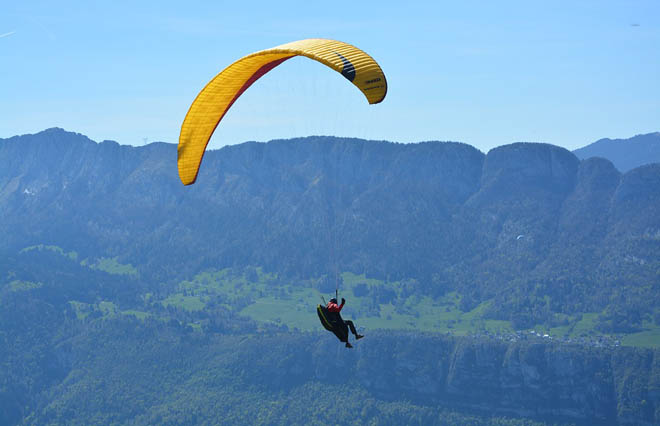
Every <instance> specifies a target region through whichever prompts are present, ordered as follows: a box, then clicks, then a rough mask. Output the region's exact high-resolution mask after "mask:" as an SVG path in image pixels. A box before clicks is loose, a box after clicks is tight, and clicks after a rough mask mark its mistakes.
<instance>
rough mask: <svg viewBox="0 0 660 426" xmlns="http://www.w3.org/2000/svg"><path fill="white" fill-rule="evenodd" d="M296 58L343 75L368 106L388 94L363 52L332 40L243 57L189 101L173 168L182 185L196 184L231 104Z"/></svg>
mask: <svg viewBox="0 0 660 426" xmlns="http://www.w3.org/2000/svg"><path fill="white" fill-rule="evenodd" d="M294 56H306V57H308V58H310V59H314V60H315V61H318V62H320V63H322V64H324V65H326V66H328V67H330V68H332V69H334V70H335V71H337V72H339V73H341V75H343V76H344V77H345V78H346V79H347V80H348V81H350V82H351V83H353V85H355V86H356V87H357V88H358V89H359V90H360V91H361V92H362V93H363V94H364V96H365V97H366V98H367V101H368V102H369V103H370V104H377V103H379V102H381V101H382V100H383V99H384V98H385V95H386V94H387V81H386V80H385V74H384V73H383V71H382V70H381V68H380V66H379V65H378V63H377V62H376V61H375V60H373V58H371V56H369V55H367V54H366V53H365V52H363V51H362V50H360V49H358V48H357V47H355V46H351V45H350V44H346V43H342V42H340V41H336V40H327V39H307V40H299V41H294V42H291V43H287V44H283V45H280V46H276V47H273V48H271V49H266V50H261V51H259V52H255V53H252V54H250V55H247V56H245V57H243V58H241V59H239V60H238V61H236V62H234V63H233V64H231V65H229V66H228V67H227V68H225V69H224V70H223V71H222V72H220V74H218V75H216V76H215V77H214V78H213V79H212V80H211V81H210V82H209V83H208V84H207V85H206V87H204V89H202V91H201V92H200V93H199V94H198V95H197V98H196V99H195V100H194V101H193V103H192V105H191V106H190V109H189V110H188V114H187V115H186V118H185V119H184V121H183V124H182V125H181V134H180V136H179V146H178V148H177V158H178V159H177V165H178V168H179V177H180V179H181V182H182V183H183V184H184V185H190V184H192V183H195V180H196V179H197V174H198V173H199V167H200V164H201V162H202V157H203V156H204V151H205V150H206V145H207V144H208V142H209V140H210V139H211V136H212V135H213V132H214V131H215V128H216V127H217V126H218V124H219V123H220V121H221V120H222V118H223V117H224V116H225V114H226V113H227V111H228V110H229V108H231V106H232V104H233V103H234V102H235V101H236V99H238V98H239V97H240V96H241V94H242V93H243V92H245V90H247V89H248V88H249V87H250V86H251V85H252V84H253V83H254V82H255V81H257V80H258V79H259V78H261V77H262V76H263V75H264V74H266V73H267V72H269V71H270V70H272V69H273V68H275V67H276V66H278V65H279V64H281V63H282V62H284V61H286V60H287V59H289V58H292V57H294Z"/></svg>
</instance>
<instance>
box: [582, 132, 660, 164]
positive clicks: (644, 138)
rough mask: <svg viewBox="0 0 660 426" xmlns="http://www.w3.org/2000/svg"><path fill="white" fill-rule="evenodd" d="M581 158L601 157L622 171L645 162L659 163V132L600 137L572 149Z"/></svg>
mask: <svg viewBox="0 0 660 426" xmlns="http://www.w3.org/2000/svg"><path fill="white" fill-rule="evenodd" d="M573 153H574V154H575V155H577V157H578V158H580V159H581V160H584V159H587V158H590V157H602V158H607V159H608V160H610V161H611V162H612V163H613V164H614V166H615V167H616V168H617V169H619V170H621V171H622V172H627V171H629V170H632V169H634V168H635V167H639V166H642V165H645V164H651V163H660V132H655V133H648V134H645V135H636V136H633V137H632V138H628V139H600V140H598V141H596V142H594V143H592V144H589V145H587V146H585V147H582V148H580V149H576V150H575V151H573Z"/></svg>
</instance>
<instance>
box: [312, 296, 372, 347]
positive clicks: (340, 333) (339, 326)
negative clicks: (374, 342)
mask: <svg viewBox="0 0 660 426" xmlns="http://www.w3.org/2000/svg"><path fill="white" fill-rule="evenodd" d="M344 303H346V300H345V299H344V298H342V299H341V305H337V299H335V298H334V297H333V298H332V299H330V301H329V302H328V304H327V305H326V306H323V305H318V306H317V307H316V313H317V314H318V316H319V320H320V321H321V324H322V325H323V327H324V328H325V329H326V330H328V331H331V332H332V333H334V335H335V336H337V338H338V339H339V341H340V342H343V343H345V344H346V347H347V348H352V347H353V345H351V343H350V342H349V341H348V329H349V328H350V329H351V333H353V335H354V336H355V340H360V339H361V338H363V337H364V336H363V335H361V334H358V332H357V330H356V329H355V324H353V321H351V320H344V319H343V318H342V317H341V314H340V312H341V309H342V308H343V307H344Z"/></svg>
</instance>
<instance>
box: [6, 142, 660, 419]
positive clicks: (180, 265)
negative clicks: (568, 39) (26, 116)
mask: <svg viewBox="0 0 660 426" xmlns="http://www.w3.org/2000/svg"><path fill="white" fill-rule="evenodd" d="M0 162H1V164H3V167H2V168H0V216H1V217H2V219H3V220H2V221H0V235H2V236H3V238H2V239H0V364H1V365H3V366H4V367H5V368H3V369H2V372H1V373H0V423H2V424H15V423H25V424H44V423H49V422H51V423H69V424H94V423H101V424H106V423H112V422H116V423H119V424H154V423H158V424H181V423H203V422H208V423H211V424H215V423H218V424H221V423H226V424H231V423H235V422H243V423H246V422H249V421H250V419H254V418H256V419H259V422H262V423H276V424H291V423H296V422H301V421H300V420H295V419H304V421H302V422H301V423H309V422H310V421H317V422H318V423H319V424H322V423H325V416H327V413H328V412H332V413H336V415H337V416H339V417H338V419H339V420H338V423H342V424H344V423H355V424H364V423H370V422H372V421H375V420H376V419H378V421H379V422H380V424H402V423H412V424H433V423H436V424H443V423H444V424H447V423H449V424H484V425H485V424H497V425H506V424H511V425H513V424H516V425H522V424H525V425H531V424H536V422H538V423H544V424H546V423H561V424H564V423H569V424H572V423H579V424H599V423H600V424H656V423H657V422H659V421H660V380H659V379H658V372H659V371H660V369H659V367H658V366H659V364H658V362H659V361H658V360H659V359H660V356H658V352H657V351H658V349H643V348H641V347H649V348H658V347H660V308H658V306H660V165H658V164H652V165H647V166H643V167H638V168H635V169H633V170H630V171H628V172H626V173H624V174H621V173H620V172H619V171H618V170H617V169H616V168H615V167H614V166H613V164H612V163H611V162H609V161H607V160H605V159H601V158H590V159H586V160H582V161H580V160H579V159H578V158H577V157H576V156H575V155H574V154H572V153H571V152H569V151H567V150H565V149H563V148H559V147H556V146H552V145H546V144H527V143H517V144H512V145H506V146H502V147H498V148H495V149H493V150H491V151H490V152H488V153H487V154H484V153H481V152H480V151H478V150H476V149H474V148H473V147H470V146H469V145H465V144H460V143H445V142H425V143H419V144H396V143H392V142H385V141H365V140H359V139H342V138H333V137H309V138H302V139H293V140H278V141H272V142H269V143H254V142H250V143H245V144H241V145H236V146H230V147H225V148H222V149H220V150H217V151H211V152H209V153H207V155H206V157H205V159H204V162H203V164H202V169H201V173H200V176H199V178H198V182H197V183H196V184H195V185H193V186H191V187H184V186H183V185H181V183H180V181H179V180H178V177H177V174H176V147H175V146H174V145H170V144H164V143H155V144H150V145H147V146H144V147H130V146H122V145H119V144H117V143H115V142H111V141H106V142H102V143H96V142H94V141H91V140H89V139H88V138H86V137H85V136H83V135H79V134H75V133H69V132H65V131H63V130H61V129H49V130H47V131H44V132H41V133H39V134H35V135H24V136H17V137H14V138H10V139H4V140H0ZM336 286H338V287H339V291H340V296H344V297H346V298H347V300H348V303H347V306H346V310H345V311H344V313H345V316H346V317H347V318H348V317H350V318H353V319H354V320H355V321H356V323H357V324H358V326H359V327H361V330H365V333H366V334H367V337H366V338H365V339H364V340H361V341H360V342H357V344H356V348H355V349H354V350H353V351H352V352H351V351H348V350H347V349H345V348H343V346H340V345H339V343H338V342H337V341H336V339H335V338H334V337H333V336H332V335H330V334H329V333H326V332H325V331H323V330H322V329H321V327H320V325H319V324H318V319H317V318H316V314H315V307H316V304H317V303H319V301H320V297H319V296H323V295H324V296H325V297H328V295H329V294H334V291H335V287H336ZM394 330H396V331H394ZM631 346H632V347H631Z"/></svg>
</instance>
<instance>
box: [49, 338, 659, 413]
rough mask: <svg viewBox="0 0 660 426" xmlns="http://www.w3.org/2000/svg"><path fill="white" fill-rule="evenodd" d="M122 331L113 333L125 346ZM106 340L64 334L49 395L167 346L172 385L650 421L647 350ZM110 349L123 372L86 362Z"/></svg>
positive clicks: (421, 342)
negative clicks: (57, 378)
mask: <svg viewBox="0 0 660 426" xmlns="http://www.w3.org/2000/svg"><path fill="white" fill-rule="evenodd" d="M132 334H133V333H131V332H126V333H122V336H121V337H122V339H129V341H130V339H132V338H134V337H132ZM153 338H154V339H155V338H156V336H153ZM113 339H114V338H113V337H109V338H107V337H106V338H104V339H100V340H99V341H103V342H110V343H105V344H103V345H102V347H101V348H100V349H99V348H97V347H93V348H92V347H88V348H83V347H79V346H76V343H75V341H74V342H73V344H74V345H73V347H69V348H68V349H66V350H67V351H68V352H67V355H66V357H67V358H69V359H70V360H71V362H72V365H71V367H72V370H71V371H72V372H75V371H78V372H82V371H84V372H86V374H85V375H82V374H69V376H68V378H67V379H66V380H63V381H62V383H61V384H59V385H58V386H57V389H56V392H52V394H54V395H60V396H59V398H60V399H61V400H62V401H76V400H77V399H78V397H77V395H76V392H81V390H83V389H85V390H86V391H89V387H88V386H82V385H81V384H79V383H78V382H82V383H83V384H86V383H90V384H92V385H91V386H92V389H91V391H92V392H94V391H95V389H94V387H98V391H99V392H100V393H101V394H102V393H103V389H102V386H103V383H104V382H109V383H121V382H122V378H121V377H122V376H121V375H122V374H128V375H131V376H133V375H135V377H141V376H147V377H148V376H149V375H155V376H158V375H160V374H163V370H164V369H165V368H166V367H164V366H162V365H160V363H161V362H163V361H160V360H161V359H162V360H169V359H171V356H170V355H167V354H171V353H176V354H179V355H178V357H180V358H181V359H184V360H188V359H194V360H196V361H195V362H193V363H191V365H187V366H186V368H185V369H183V370H182V371H180V376H179V380H180V382H179V383H177V385H176V386H177V388H180V389H188V387H189V386H192V387H193V388H194V387H195V386H199V383H200V382H199V377H200V376H198V375H199V374H202V375H201V377H204V374H205V373H204V372H208V371H225V370H226V371H231V372H232V374H231V375H230V376H229V377H228V376H223V375H218V376H216V377H217V378H216V380H219V381H217V382H214V385H213V386H214V387H222V386H225V385H228V383H225V381H229V382H231V386H239V387H240V388H248V387H249V388H252V389H255V390H258V391H260V392H266V393H278V394H279V393H286V392H292V391H294V390H295V389H297V388H300V387H303V386H305V385H308V384H310V383H321V384H323V385H324V386H325V385H327V386H333V385H337V386H348V387H350V388H351V389H353V390H362V391H364V392H363V394H364V395H369V398H376V399H380V400H384V401H406V402H409V403H413V404H415V405H418V406H427V407H445V408H450V409H452V410H459V411H462V412H476V413H479V414H482V415H499V416H511V417H523V418H529V419H534V420H539V421H544V422H569V423H571V424H580V425H649V426H650V425H654V424H658V422H660V392H659V391H658V390H659V388H658V383H659V380H660V376H659V371H658V365H660V353H659V352H658V351H655V352H653V351H649V350H634V349H631V348H612V349H597V348H584V347H577V346H560V345H556V344H542V343H535V344H530V343H528V342H527V343H525V342H523V343H515V344H509V343H504V342H499V341H483V340H481V341H477V340H473V339H472V338H450V337H441V336H415V335H412V334H410V333H408V334H395V335H391V334H389V335H386V334H383V333H370V334H369V336H368V339H369V343H368V344H358V345H357V347H356V348H355V349H354V350H353V351H347V350H344V349H343V348H340V347H337V349H338V350H335V346H336V344H337V342H336V339H335V338H334V337H333V336H331V335H327V336H326V335H321V336H319V335H299V334H297V335H280V336H275V337H258V338H256V337H243V336H216V338H213V339H211V340H206V341H205V342H204V343H201V344H200V343H194V344H192V346H191V341H190V340H189V339H188V340H186V339H172V338H171V337H165V340H164V341H163V342H162V343H159V344H158V345H157V347H156V348H155V347H154V345H153V342H152V341H151V340H148V341H147V342H146V343H145V345H146V346H147V347H149V348H150V351H146V352H144V353H141V354H137V355H136V354H125V355H124V354H122V353H121V351H117V349H116V345H117V343H112V342H114V340H113ZM140 339H141V340H143V339H144V337H143V336H141V337H140ZM364 342H366V340H365V341H364ZM291 347H295V348H297V349H296V351H291ZM264 348H268V350H264ZM90 350H91V351H93V356H92V355H91V354H90V353H88V352H87V351H90ZM110 353H111V354H113V357H112V358H114V357H115V356H117V357H119V359H118V360H117V362H120V363H122V364H121V365H126V366H128V368H127V369H116V368H110V367H108V366H107V365H104V364H101V363H99V362H98V361H97V360H102V359H105V358H106V357H107V354H110ZM114 354H116V355H114ZM136 356H137V360H136V359H135V357H136ZM124 358H126V359H125V360H124ZM168 362H172V361H168ZM174 363H175V364H176V361H174ZM132 366H134V367H132ZM170 368H171V366H170ZM132 369H135V370H137V369H139V371H132ZM97 376H98V377H97ZM129 392H130V391H129ZM161 398H164V399H165V400H167V396H161ZM162 402H163V400H162V399H161V403H162ZM43 409H44V410H46V411H47V410H49V409H50V408H49V407H48V406H45V407H43Z"/></svg>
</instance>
